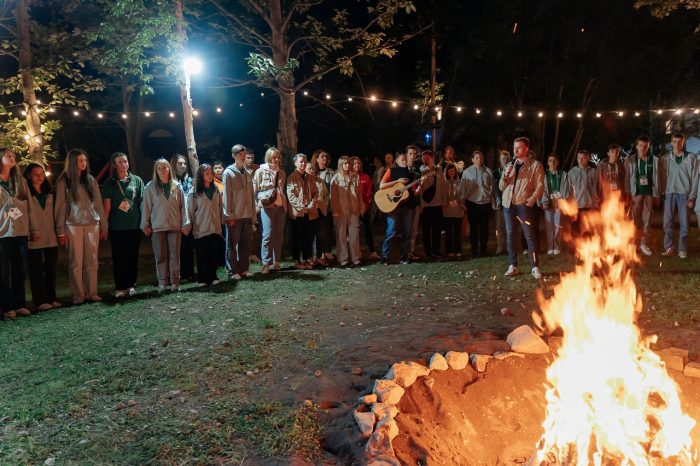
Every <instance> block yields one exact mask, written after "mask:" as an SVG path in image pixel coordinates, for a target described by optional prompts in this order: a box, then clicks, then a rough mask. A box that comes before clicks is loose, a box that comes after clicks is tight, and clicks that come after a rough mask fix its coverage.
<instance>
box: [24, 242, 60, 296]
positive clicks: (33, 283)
mask: <svg viewBox="0 0 700 466" xmlns="http://www.w3.org/2000/svg"><path fill="white" fill-rule="evenodd" d="M57 257H58V247H56V246H54V247H52V248H41V249H28V250H27V268H28V269H29V286H30V288H31V290H32V302H34V306H41V305H42V304H51V303H53V302H55V301H56V261H57Z"/></svg>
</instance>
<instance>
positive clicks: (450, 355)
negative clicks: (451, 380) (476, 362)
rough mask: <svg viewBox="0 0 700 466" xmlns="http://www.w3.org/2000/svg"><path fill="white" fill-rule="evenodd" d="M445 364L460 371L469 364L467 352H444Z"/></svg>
mask: <svg viewBox="0 0 700 466" xmlns="http://www.w3.org/2000/svg"><path fill="white" fill-rule="evenodd" d="M445 360H446V361H447V364H448V365H449V366H450V367H451V368H452V369H454V370H456V371H461V370H462V369H464V368H465V367H467V364H469V353H464V352H461V351H448V352H447V354H445Z"/></svg>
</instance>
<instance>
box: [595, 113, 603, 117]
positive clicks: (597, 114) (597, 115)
mask: <svg viewBox="0 0 700 466" xmlns="http://www.w3.org/2000/svg"><path fill="white" fill-rule="evenodd" d="M602 116H603V115H602V114H601V113H600V112H597V113H596V114H595V117H596V118H600V117H602Z"/></svg>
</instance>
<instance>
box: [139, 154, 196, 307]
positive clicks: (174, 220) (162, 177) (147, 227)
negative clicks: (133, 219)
mask: <svg viewBox="0 0 700 466" xmlns="http://www.w3.org/2000/svg"><path fill="white" fill-rule="evenodd" d="M188 223H189V220H188V218H187V209H186V205H185V193H184V191H183V190H182V186H181V185H180V183H178V182H177V181H175V179H174V177H173V174H172V170H171V167H170V163H169V162H168V161H167V160H165V159H158V160H156V163H155V164H154V165H153V179H152V180H151V181H149V182H148V184H147V185H146V189H145V190H144V194H143V206H142V208H141V230H143V234H145V235H146V236H150V237H151V245H152V246H153V254H154V255H155V257H156V274H157V276H158V292H159V293H161V292H163V291H165V289H166V288H167V286H168V284H170V290H171V291H180V240H181V235H184V234H185V233H186V227H187V224H188Z"/></svg>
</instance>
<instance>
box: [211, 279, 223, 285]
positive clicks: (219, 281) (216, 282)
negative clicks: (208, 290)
mask: <svg viewBox="0 0 700 466" xmlns="http://www.w3.org/2000/svg"><path fill="white" fill-rule="evenodd" d="M219 283H221V280H218V279H217V280H214V281H213V282H211V284H212V285H213V286H216V285H218V284H219Z"/></svg>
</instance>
